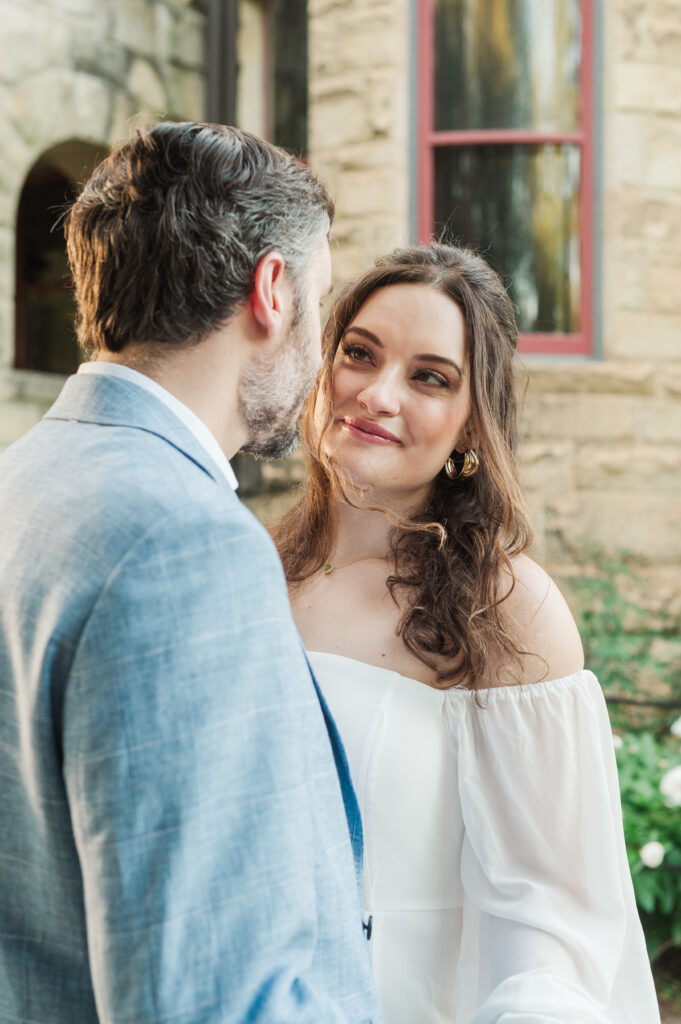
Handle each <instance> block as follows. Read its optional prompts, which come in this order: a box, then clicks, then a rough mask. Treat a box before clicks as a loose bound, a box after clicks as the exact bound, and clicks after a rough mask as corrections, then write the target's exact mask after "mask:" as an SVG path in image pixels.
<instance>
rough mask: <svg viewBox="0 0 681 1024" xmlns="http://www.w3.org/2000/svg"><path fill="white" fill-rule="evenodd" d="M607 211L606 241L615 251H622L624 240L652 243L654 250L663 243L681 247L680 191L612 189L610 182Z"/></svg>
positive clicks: (606, 202)
mask: <svg viewBox="0 0 681 1024" xmlns="http://www.w3.org/2000/svg"><path fill="white" fill-rule="evenodd" d="M604 214H605V232H606V241H607V243H608V246H609V247H610V248H611V249H613V250H614V251H615V252H616V253H617V252H619V251H620V247H621V246H622V245H623V244H624V240H635V239H638V240H640V241H647V242H649V243H651V244H652V246H653V248H652V249H651V250H650V251H651V252H654V251H655V248H654V247H655V246H657V245H659V244H660V243H667V244H669V245H670V247H671V248H678V249H681V193H679V192H674V191H666V192H663V193H660V192H659V191H656V190H653V189H643V188H613V187H611V183H610V182H607V192H606V196H605V211H604ZM645 251H646V252H648V250H645Z"/></svg>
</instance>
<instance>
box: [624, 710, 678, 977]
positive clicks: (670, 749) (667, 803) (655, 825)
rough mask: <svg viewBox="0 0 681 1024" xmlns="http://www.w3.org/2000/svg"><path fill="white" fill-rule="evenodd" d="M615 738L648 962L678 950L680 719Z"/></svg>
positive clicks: (628, 842)
mask: <svg viewBox="0 0 681 1024" xmlns="http://www.w3.org/2000/svg"><path fill="white" fill-rule="evenodd" d="M672 728H673V729H674V732H672V733H668V734H667V735H666V736H664V737H663V738H662V739H658V738H656V737H655V736H654V735H653V734H652V733H650V732H646V731H642V732H635V733H627V734H625V735H624V736H619V735H618V734H615V744H616V756H617V767H618V771H619V780H620V790H621V794H622V813H623V816H624V834H625V839H626V844H627V858H628V860H629V867H630V868H631V877H632V880H633V883H634V891H635V893H636V902H637V904H638V907H639V909H640V911H641V920H642V922H643V926H644V930H645V933H646V942H647V944H648V951H649V953H650V957H651V960H655V959H656V958H657V957H658V956H659V955H660V954H661V953H663V952H664V951H665V950H666V949H669V948H670V947H672V946H675V945H676V946H681V735H679V734H681V719H679V720H678V721H677V723H675V724H674V726H673V727H672Z"/></svg>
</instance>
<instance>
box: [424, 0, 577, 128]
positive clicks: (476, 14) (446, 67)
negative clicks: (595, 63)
mask: <svg viewBox="0 0 681 1024" xmlns="http://www.w3.org/2000/svg"><path fill="white" fill-rule="evenodd" d="M580 59H581V11H580V0H435V128H436V129H437V130H455V129H460V130H462V129H475V128H525V129H533V130H536V131H573V130H576V129H577V128H578V127H579V66H580Z"/></svg>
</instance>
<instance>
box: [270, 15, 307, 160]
mask: <svg viewBox="0 0 681 1024" xmlns="http://www.w3.org/2000/svg"><path fill="white" fill-rule="evenodd" d="M268 19H269V24H268V32H269V47H268V49H269V54H270V83H269V91H270V96H269V101H270V135H269V137H270V138H271V139H272V142H274V143H275V144H276V145H277V146H283V148H284V149H288V150H289V151H290V152H292V153H295V154H296V156H305V154H306V153H307V107H308V101H307V78H308V76H307V0H270V3H269V8H268Z"/></svg>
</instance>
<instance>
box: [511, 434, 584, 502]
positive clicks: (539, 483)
mask: <svg viewBox="0 0 681 1024" xmlns="http://www.w3.org/2000/svg"><path fill="white" fill-rule="evenodd" d="M574 454H575V444H574V442H572V441H556V442H532V441H530V442H528V443H527V444H525V445H523V446H522V448H521V451H520V480H521V484H522V488H523V491H525V492H526V493H527V492H529V491H536V492H539V493H541V494H542V495H547V494H548V495H555V494H562V493H563V492H564V491H569V490H572V489H574V486H575V472H574Z"/></svg>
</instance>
